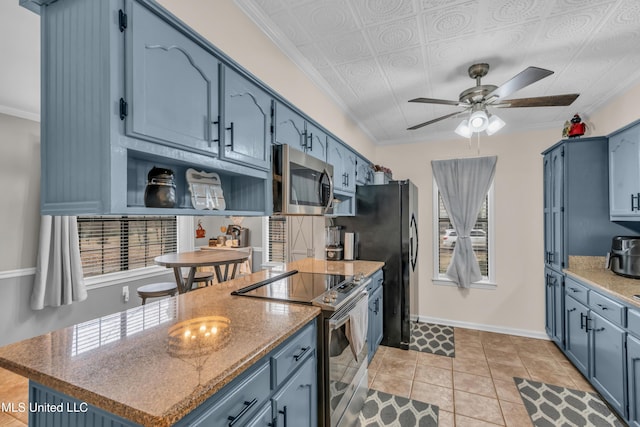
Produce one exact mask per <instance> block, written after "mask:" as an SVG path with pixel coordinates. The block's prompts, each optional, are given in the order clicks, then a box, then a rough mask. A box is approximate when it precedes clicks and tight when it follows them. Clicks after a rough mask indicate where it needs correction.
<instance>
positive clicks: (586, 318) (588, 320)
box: [584, 316, 593, 332]
mask: <svg viewBox="0 0 640 427" xmlns="http://www.w3.org/2000/svg"><path fill="white" fill-rule="evenodd" d="M584 318H585V322H584V331H585V332H589V331H591V330H593V328H591V329H589V322H590V321H591V320H593V319H591V318H590V317H589V316H584Z"/></svg>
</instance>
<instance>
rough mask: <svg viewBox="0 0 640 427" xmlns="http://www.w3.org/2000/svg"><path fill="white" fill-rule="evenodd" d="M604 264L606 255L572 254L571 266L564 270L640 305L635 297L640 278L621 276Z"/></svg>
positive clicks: (635, 304)
mask: <svg viewBox="0 0 640 427" xmlns="http://www.w3.org/2000/svg"><path fill="white" fill-rule="evenodd" d="M604 264H605V258H604V257H586V256H570V257H569V268H567V269H565V270H564V271H565V273H567V274H568V275H569V276H573V277H574V278H576V279H579V280H582V281H584V282H585V283H588V284H589V285H591V286H593V287H595V288H597V289H601V290H603V291H604V292H605V293H608V294H609V295H611V296H613V297H615V298H618V299H620V300H623V301H624V302H626V303H628V304H630V305H633V306H636V307H640V300H637V299H635V298H633V295H634V294H640V280H639V279H631V278H628V277H623V276H619V275H617V274H615V273H613V272H612V271H611V270H609V269H606V268H605V267H604Z"/></svg>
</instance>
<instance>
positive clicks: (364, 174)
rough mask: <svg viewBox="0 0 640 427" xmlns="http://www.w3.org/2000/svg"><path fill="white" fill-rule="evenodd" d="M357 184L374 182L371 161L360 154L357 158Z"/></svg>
mask: <svg viewBox="0 0 640 427" xmlns="http://www.w3.org/2000/svg"><path fill="white" fill-rule="evenodd" d="M356 184H357V185H369V184H373V169H372V168H371V163H369V162H368V161H367V160H365V159H364V158H362V157H360V156H358V157H357V158H356Z"/></svg>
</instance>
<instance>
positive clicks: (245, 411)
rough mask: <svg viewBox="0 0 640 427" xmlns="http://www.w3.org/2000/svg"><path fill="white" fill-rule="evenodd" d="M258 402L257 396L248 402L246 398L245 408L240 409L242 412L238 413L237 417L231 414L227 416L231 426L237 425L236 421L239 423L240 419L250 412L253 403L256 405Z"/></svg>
mask: <svg viewBox="0 0 640 427" xmlns="http://www.w3.org/2000/svg"><path fill="white" fill-rule="evenodd" d="M256 403H258V398H257V397H254V398H253V400H252V401H251V402H247V401H246V400H245V401H244V408H242V411H240V413H239V414H238V415H236V416H235V417H233V416H231V415H229V416H228V417H227V419H228V420H229V427H233V426H234V425H235V423H237V422H238V420H240V418H242V417H243V416H244V414H246V413H247V412H249V409H251V408H252V407H253V405H255V404H256Z"/></svg>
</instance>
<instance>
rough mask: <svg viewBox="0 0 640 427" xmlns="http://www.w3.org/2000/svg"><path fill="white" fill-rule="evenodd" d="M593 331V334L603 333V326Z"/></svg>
mask: <svg viewBox="0 0 640 427" xmlns="http://www.w3.org/2000/svg"><path fill="white" fill-rule="evenodd" d="M593 331H594V332H602V331H604V326H603V327H602V328H598V329H594V330H593Z"/></svg>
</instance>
